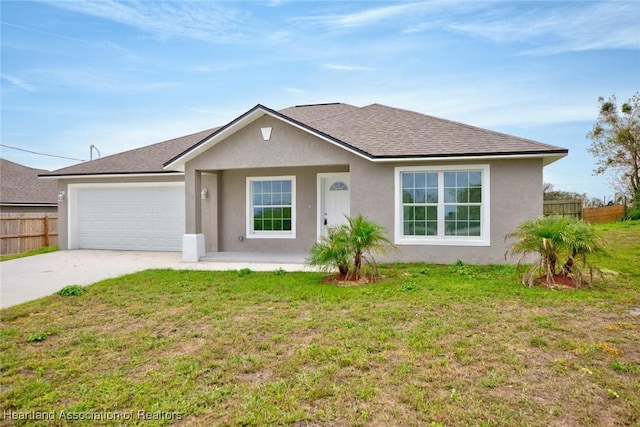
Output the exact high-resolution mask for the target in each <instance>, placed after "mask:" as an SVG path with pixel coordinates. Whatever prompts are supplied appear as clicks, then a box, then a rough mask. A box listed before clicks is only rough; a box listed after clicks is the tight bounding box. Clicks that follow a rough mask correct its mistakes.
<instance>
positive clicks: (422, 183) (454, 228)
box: [395, 165, 489, 246]
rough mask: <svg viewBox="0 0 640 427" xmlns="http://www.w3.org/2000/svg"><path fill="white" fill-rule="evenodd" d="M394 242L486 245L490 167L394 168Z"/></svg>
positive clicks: (487, 238)
mask: <svg viewBox="0 0 640 427" xmlns="http://www.w3.org/2000/svg"><path fill="white" fill-rule="evenodd" d="M395 237H396V239H395V240H396V244H439V245H447V244H451V245H476V246H484V245H488V244H489V166H488V165H469V166H464V167H462V166H456V167H451V166H440V167H426V166H425V167H402V168H396V233H395Z"/></svg>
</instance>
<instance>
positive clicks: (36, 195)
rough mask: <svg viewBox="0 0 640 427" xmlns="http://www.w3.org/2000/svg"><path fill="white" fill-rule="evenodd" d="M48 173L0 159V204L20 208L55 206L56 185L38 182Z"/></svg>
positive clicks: (50, 182) (56, 197) (56, 201)
mask: <svg viewBox="0 0 640 427" xmlns="http://www.w3.org/2000/svg"><path fill="white" fill-rule="evenodd" d="M45 172H48V171H47V170H44V169H34V168H30V167H27V166H23V165H21V164H18V163H14V162H12V161H9V160H5V159H0V204H2V205H5V206H6V205H20V206H57V205H58V184H57V183H56V182H55V181H41V180H38V174H42V173H45Z"/></svg>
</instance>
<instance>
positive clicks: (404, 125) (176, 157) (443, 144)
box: [45, 103, 568, 176]
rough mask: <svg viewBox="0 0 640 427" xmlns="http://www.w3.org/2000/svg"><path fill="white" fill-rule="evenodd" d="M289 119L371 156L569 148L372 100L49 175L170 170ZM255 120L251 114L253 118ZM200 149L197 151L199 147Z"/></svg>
mask: <svg viewBox="0 0 640 427" xmlns="http://www.w3.org/2000/svg"><path fill="white" fill-rule="evenodd" d="M260 111H262V112H263V113H265V114H271V115H272V116H275V117H279V118H281V119H283V120H288V121H290V122H292V123H296V124H297V125H300V126H301V127H303V128H305V129H306V130H308V131H309V132H312V133H316V134H317V135H319V136H322V137H324V138H328V139H330V140H331V141H333V142H335V143H336V144H338V145H342V146H344V147H345V148H349V149H351V150H353V151H355V152H357V153H359V154H361V155H363V156H364V157H367V158H369V159H371V160H374V161H375V160H376V159H402V158H438V157H460V156H465V157H467V156H469V157H473V156H509V155H540V156H552V155H557V158H559V157H562V156H564V155H566V154H567V152H568V150H566V149H564V148H561V147H556V146H553V145H548V144H543V143H540V142H537V141H532V140H529V139H525V138H520V137H516V136H511V135H507V134H503V133H499V132H494V131H491V130H487V129H482V128H478V127H475V126H470V125H467V124H464V123H458V122H454V121H451V120H446V119H440V118H437V117H433V116H428V115H426V114H422V113H417V112H414V111H408V110H403V109H399V108H392V107H387V106H384V105H380V104H372V105H369V106H366V107H361V108H360V107H356V106H353V105H349V104H343V103H331V104H314V105H300V106H295V107H290V108H285V109H283V110H280V111H274V110H271V109H269V108H267V107H264V106H262V105H257V106H256V107H254V108H253V109H251V110H249V111H248V112H247V113H244V114H243V115H242V116H240V117H238V118H237V119H235V120H233V121H232V122H230V123H229V124H227V125H225V126H222V127H218V128H212V129H208V130H205V131H202V132H198V133H194V134H191V135H187V136H184V137H180V138H175V139H172V140H169V141H164V142H160V143H158V144H153V145H149V146H147V147H142V148H138V149H135V150H130V151H126V152H124V153H120V154H115V155H113V156H108V157H104V158H101V159H98V160H94V161H91V162H86V163H81V164H78V165H75V166H70V167H68V168H64V169H58V170H56V171H54V172H51V173H48V174H45V175H46V176H65V175H93V174H135V173H171V172H172V171H167V170H165V169H164V168H163V164H164V165H168V164H170V163H171V164H173V163H174V162H175V161H178V162H180V159H182V158H183V156H185V155H187V154H188V153H191V155H193V154H195V153H198V151H199V150H201V149H206V148H207V141H208V140H209V137H212V136H215V135H218V138H220V135H223V134H224V132H225V131H227V130H228V129H229V128H230V127H233V126H243V124H242V123H243V122H244V121H246V120H247V118H248V117H255V113H256V112H260ZM249 120H252V119H249ZM194 150H195V151H194Z"/></svg>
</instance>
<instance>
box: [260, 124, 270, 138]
mask: <svg viewBox="0 0 640 427" xmlns="http://www.w3.org/2000/svg"><path fill="white" fill-rule="evenodd" d="M271 129H272V128H270V127H269V128H260V131H261V132H262V139H264V140H265V141H268V140H270V139H271Z"/></svg>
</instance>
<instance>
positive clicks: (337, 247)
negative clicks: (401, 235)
mask: <svg viewBox="0 0 640 427" xmlns="http://www.w3.org/2000/svg"><path fill="white" fill-rule="evenodd" d="M346 219H347V223H346V224H341V225H338V226H334V227H330V228H329V229H328V231H327V236H322V237H321V239H320V241H319V242H316V243H314V244H313V246H311V248H310V249H309V257H308V258H307V263H308V264H309V265H312V266H316V267H320V268H321V269H323V270H325V271H331V270H334V269H337V270H338V271H339V272H340V274H342V275H344V276H345V279H346V280H355V281H358V280H360V279H361V278H364V277H366V276H368V277H369V278H370V279H371V280H374V279H375V278H376V276H377V275H378V271H377V268H376V262H375V259H374V258H373V253H374V252H375V253H385V252H386V251H387V249H389V248H391V247H393V246H392V245H391V241H390V240H389V239H387V238H386V237H385V236H384V233H386V229H385V228H384V227H383V226H381V225H379V224H376V223H375V222H373V221H371V220H370V219H368V218H366V217H364V216H362V215H360V214H358V215H357V216H355V217H346Z"/></svg>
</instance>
